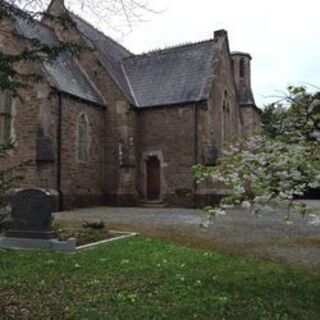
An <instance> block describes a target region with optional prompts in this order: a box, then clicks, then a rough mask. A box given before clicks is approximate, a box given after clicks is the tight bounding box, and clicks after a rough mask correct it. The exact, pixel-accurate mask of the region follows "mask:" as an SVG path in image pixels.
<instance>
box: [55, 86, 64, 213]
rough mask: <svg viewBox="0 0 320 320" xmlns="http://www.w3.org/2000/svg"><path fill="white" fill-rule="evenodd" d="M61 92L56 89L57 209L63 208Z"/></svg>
mask: <svg viewBox="0 0 320 320" xmlns="http://www.w3.org/2000/svg"><path fill="white" fill-rule="evenodd" d="M61 149H62V93H61V92H60V91H58V123H57V177H56V179H57V191H58V194H59V206H58V210H59V211H61V210H62V208H63V193H62V190H61V184H62V174H61V164H62V157H61V155H62V152H61V151H62V150H61Z"/></svg>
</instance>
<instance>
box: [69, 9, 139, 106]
mask: <svg viewBox="0 0 320 320" xmlns="http://www.w3.org/2000/svg"><path fill="white" fill-rule="evenodd" d="M70 15H71V18H72V19H73V21H74V22H75V23H76V26H77V29H78V30H79V31H80V33H81V34H82V37H83V39H84V40H85V41H86V43H87V45H88V46H89V47H90V48H92V49H95V50H96V54H97V55H98V58H99V59H100V61H101V63H102V64H103V65H104V67H105V68H106V69H107V70H108V72H109V73H110V75H111V77H112V78H113V79H114V81H115V82H116V84H117V85H118V86H119V88H120V89H121V90H122V92H123V93H124V94H125V95H126V97H127V98H128V99H129V100H130V102H132V103H133V99H132V95H131V91H130V87H129V84H128V81H127V79H126V75H125V73H124V71H123V67H122V60H123V59H125V58H128V57H130V56H132V53H131V52H130V51H128V50H127V49H126V48H124V47H123V46H121V45H120V44H119V43H117V42H115V41H114V40H113V39H111V38H110V37H107V36H106V35H104V34H103V33H102V32H100V31H99V30H97V29H96V28H94V27H93V26H91V25H90V24H89V23H87V22H86V21H84V20H83V19H82V18H80V17H79V16H77V15H75V14H73V13H71V12H70Z"/></svg>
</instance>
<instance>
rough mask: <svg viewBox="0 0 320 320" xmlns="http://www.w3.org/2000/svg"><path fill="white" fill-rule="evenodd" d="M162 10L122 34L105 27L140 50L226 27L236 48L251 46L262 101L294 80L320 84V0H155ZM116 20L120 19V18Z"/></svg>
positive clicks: (152, 2)
mask: <svg viewBox="0 0 320 320" xmlns="http://www.w3.org/2000/svg"><path fill="white" fill-rule="evenodd" d="M150 5H151V6H152V7H154V8H156V9H165V11H164V12H163V13H161V14H156V15H146V16H145V18H146V19H147V21H146V22H143V23H139V24H136V25H135V26H134V28H133V31H132V32H131V33H129V34H126V35H124V36H121V35H120V34H117V33H114V32H112V31H111V30H110V28H108V27H107V26H106V25H104V24H103V23H102V24H100V26H99V27H100V28H102V29H103V30H104V32H105V33H106V34H109V35H111V36H113V37H115V38H116V39H117V40H120V42H121V43H122V44H123V45H125V46H126V47H127V48H129V49H130V50H131V51H133V52H134V53H140V52H143V51H149V50H151V49H154V48H163V47H166V46H170V45H175V44H179V43H184V42H190V41H191V42H194V41H201V40H205V39H209V38H212V37H213V31H214V30H217V29H226V30H227V31H228V34H229V40H230V47H231V50H237V51H245V52H249V53H250V54H251V55H252V57H253V60H252V84H253V90H254V94H255V97H256V102H257V104H258V106H262V105H264V104H265V103H267V102H268V101H270V99H271V101H274V98H270V96H274V95H277V94H278V93H277V90H281V89H284V88H286V87H287V86H288V85H290V84H293V85H298V84H306V83H310V84H312V85H314V86H317V87H320V41H319V40H320V22H319V20H320V19H319V14H320V1H319V0H304V1H301V0H299V1H297V0H291V1H284V0H268V1H257V0H242V1H236V0H223V1H214V0H197V1H187V0H161V1H159V0H150ZM114 23H115V22H114Z"/></svg>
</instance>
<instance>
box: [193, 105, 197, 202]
mask: <svg viewBox="0 0 320 320" xmlns="http://www.w3.org/2000/svg"><path fill="white" fill-rule="evenodd" d="M197 130H198V114H197V105H196V103H194V104H193V164H194V165H196V164H197V162H198V161H197V160H198V132H197ZM196 193H197V182H196V180H195V179H193V206H194V207H196Z"/></svg>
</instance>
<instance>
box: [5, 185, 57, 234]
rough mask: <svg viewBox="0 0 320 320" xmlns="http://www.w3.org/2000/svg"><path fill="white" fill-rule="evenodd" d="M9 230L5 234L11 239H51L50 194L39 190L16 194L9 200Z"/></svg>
mask: <svg viewBox="0 0 320 320" xmlns="http://www.w3.org/2000/svg"><path fill="white" fill-rule="evenodd" d="M11 208H12V213H11V221H12V222H11V228H10V230H9V231H8V233H7V236H8V237H12V238H30V239H52V238H54V233H53V232H52V231H51V214H52V202H51V199H50V194H49V193H48V192H46V191H44V190H40V189H26V190H22V191H19V192H17V193H16V194H15V195H14V196H13V198H12V200H11Z"/></svg>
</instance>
